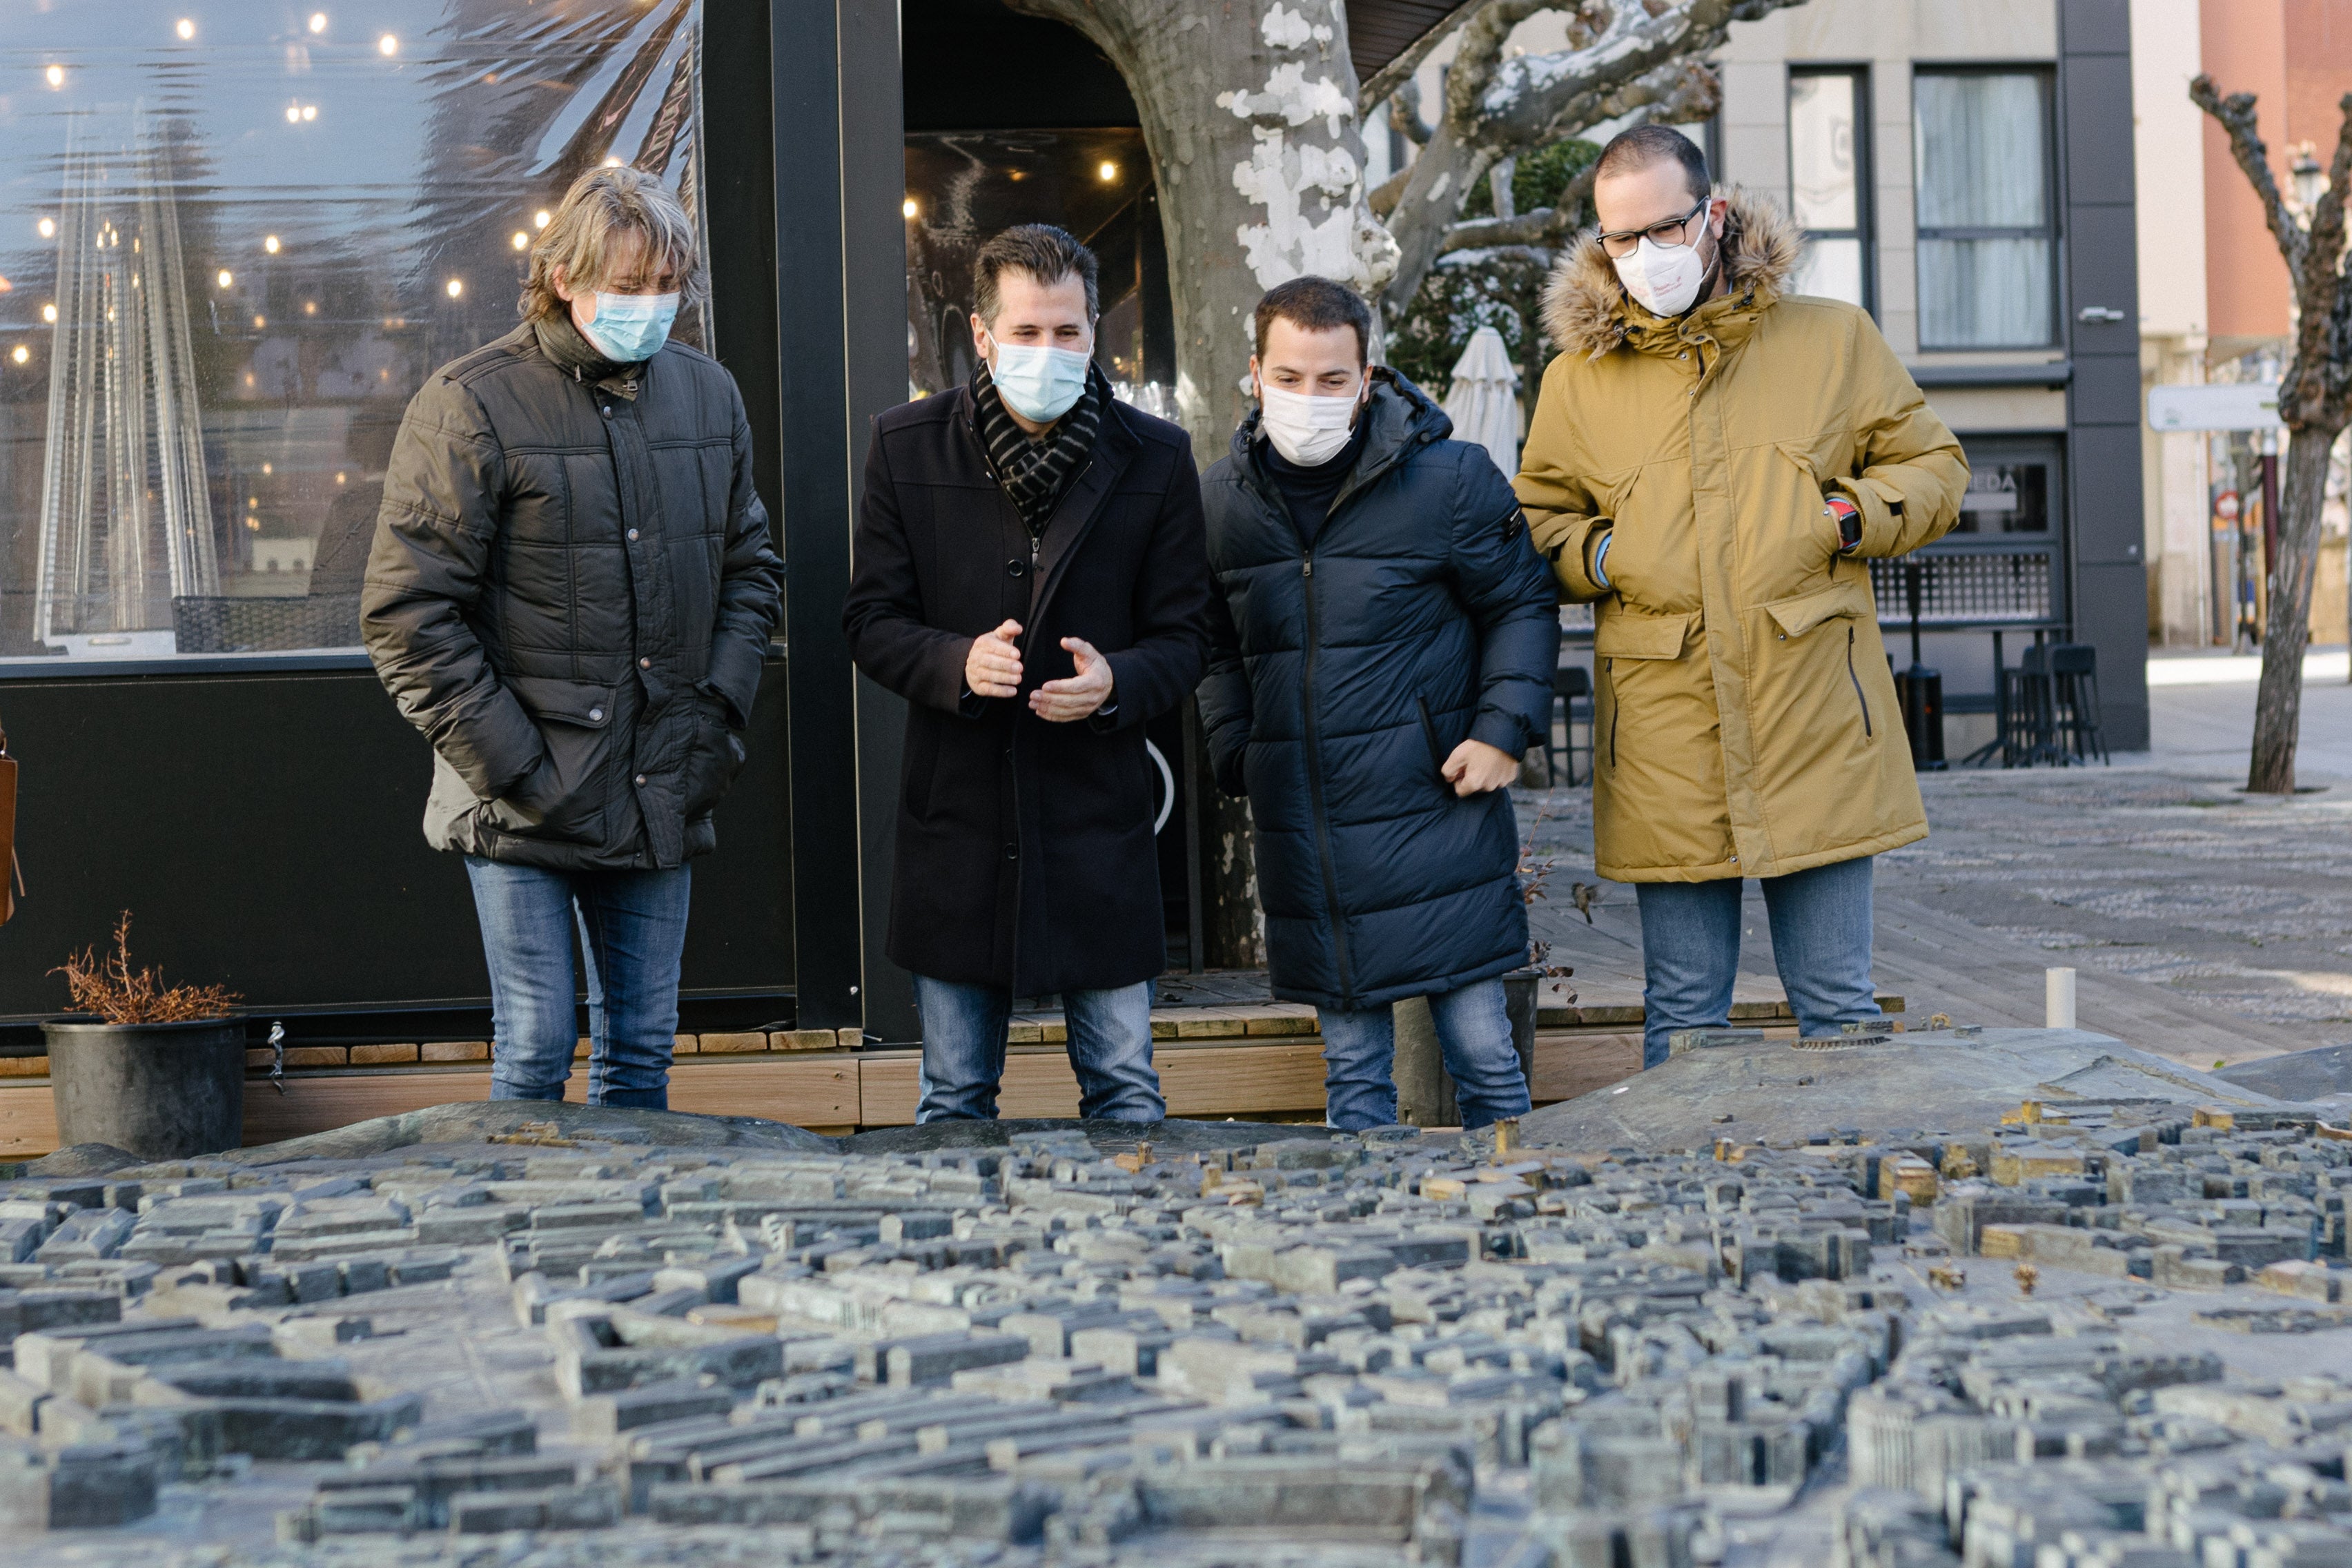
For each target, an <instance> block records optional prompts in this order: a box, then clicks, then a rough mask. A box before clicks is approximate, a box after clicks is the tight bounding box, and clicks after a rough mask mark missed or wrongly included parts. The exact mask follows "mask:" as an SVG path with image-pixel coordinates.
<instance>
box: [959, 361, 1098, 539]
mask: <svg viewBox="0 0 2352 1568" xmlns="http://www.w3.org/2000/svg"><path fill="white" fill-rule="evenodd" d="M971 397H972V403H973V405H974V406H976V407H977V408H978V410H979V413H980V442H981V445H982V446H983V447H987V448H988V463H989V467H991V468H994V469H995V470H996V482H997V483H998V484H1001V485H1003V487H1004V493H1005V494H1006V495H1008V496H1010V497H1012V498H1013V510H1016V511H1018V512H1020V514H1021V521H1023V522H1024V524H1026V525H1027V526H1028V529H1029V534H1030V537H1031V538H1033V539H1034V538H1036V537H1037V536H1038V535H1040V534H1043V533H1044V532H1045V521H1046V519H1048V518H1050V517H1052V516H1053V515H1054V507H1055V504H1056V503H1057V502H1059V501H1060V500H1061V499H1062V492H1063V491H1064V490H1066V489H1069V488H1070V481H1071V480H1072V479H1076V477H1077V475H1078V470H1079V469H1081V468H1085V467H1086V462H1087V455H1088V454H1089V453H1091V452H1092V451H1093V450H1094V449H1095V432H1096V431H1097V429H1098V428H1099V427H1100V426H1101V425H1102V414H1103V405H1104V404H1105V403H1107V402H1108V401H1109V396H1108V389H1107V388H1106V387H1105V386H1104V385H1103V379H1102V372H1101V371H1099V370H1097V369H1096V368H1095V367H1093V366H1091V365H1089V366H1087V390H1086V395H1084V396H1082V397H1080V398H1079V399H1078V401H1077V403H1076V405H1075V406H1074V407H1072V408H1071V410H1070V411H1069V412H1068V413H1067V414H1065V415H1063V416H1062V417H1061V420H1060V422H1059V423H1058V424H1056V425H1055V426H1054V427H1053V428H1052V429H1051V430H1048V431H1047V432H1046V433H1045V437H1044V438H1043V439H1042V440H1035V441H1033V440H1031V439H1030V438H1029V433H1028V432H1027V431H1025V430H1024V429H1022V428H1021V426H1018V425H1016V424H1014V423H1013V416H1012V415H1011V414H1009V413H1007V412H1006V411H1005V407H1004V399H1003V396H1002V395H1000V394H999V393H998V392H997V390H996V384H995V382H993V381H992V380H991V379H989V374H988V364H987V363H986V362H985V361H982V363H980V364H979V365H977V366H975V367H974V368H973V370H972V373H971Z"/></svg>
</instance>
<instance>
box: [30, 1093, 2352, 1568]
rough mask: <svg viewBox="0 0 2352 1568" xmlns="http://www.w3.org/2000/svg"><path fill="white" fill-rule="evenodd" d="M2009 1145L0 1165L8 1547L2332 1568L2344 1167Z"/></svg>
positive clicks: (1374, 1136) (1407, 1133)
mask: <svg viewBox="0 0 2352 1568" xmlns="http://www.w3.org/2000/svg"><path fill="white" fill-rule="evenodd" d="M1743 1048H1745V1047H1701V1048H1700V1049H1698V1050H1696V1051H1694V1052H1692V1053H1689V1054H1688V1055H1687V1056H1685V1058H1677V1061H1678V1062H1680V1061H1688V1060H1691V1059H1692V1058H1704V1057H1707V1056H1708V1055H1710V1054H1711V1053H1712V1054H1716V1055H1717V1056H1718V1057H1720V1058H1722V1059H1729V1058H1730V1057H1731V1056H1732V1055H1733V1054H1735V1053H1736V1052H1737V1051H1738V1050H1739V1049H1743ZM1784 1048H1785V1047H1784ZM1944 1048H1952V1047H1944ZM2069 1048H2073V1047H2069ZM2084 1048H2089V1047H2084ZM2100 1049H2102V1050H2105V1049H2106V1047H2100ZM1792 1054H1793V1053H1792ZM1663 1070H1664V1069H1662V1073H1661V1074H1654V1075H1652V1078H1654V1079H1657V1080H1658V1081H1660V1082H1664V1081H1666V1079H1664V1077H1663ZM1615 1098H1619V1099H1624V1098H1630V1094H1629V1095H1628V1096H1624V1097H1615ZM2006 1113H2007V1118H2008V1119H2007V1120H2004V1119H2003V1116H2002V1113H2001V1110H2000V1108H1995V1109H1994V1110H1993V1112H1992V1114H1990V1115H1988V1116H1986V1117H1984V1118H1982V1119H1980V1120H1978V1121H1973V1122H1955V1123H1953V1124H1951V1125H1948V1126H1947V1127H1945V1128H1944V1129H1942V1130H1939V1131H1896V1132H1880V1133H1878V1134H1875V1135H1872V1136H1864V1135H1862V1134H1860V1133H1857V1132H1854V1131H1839V1130H1838V1129H1837V1128H1836V1127H1835V1126H1816V1127H1814V1128H1813V1129H1811V1130H1810V1131H1806V1132H1804V1133H1802V1134H1797V1135H1791V1136H1789V1137H1785V1138H1780V1139H1759V1138H1758V1137H1755V1136H1753V1134H1752V1129H1748V1128H1740V1127H1739V1126H1738V1123H1736V1122H1735V1123H1732V1124H1728V1125H1729V1126H1730V1127H1732V1128H1736V1129H1738V1131H1737V1132H1736V1134H1734V1133H1729V1132H1727V1131H1726V1124H1717V1123H1714V1122H1712V1121H1710V1122H1707V1123H1706V1127H1707V1129H1708V1135H1707V1136H1706V1137H1703V1138H1701V1139H1699V1140H1696V1144H1697V1147H1696V1148H1692V1149H1688V1150H1685V1151H1684V1152H1671V1150H1670V1146H1668V1145H1665V1144H1663V1143H1657V1142H1653V1143H1651V1144H1649V1145H1647V1147H1646V1149H1645V1151H1644V1152H1635V1151H1634V1150H1633V1149H1631V1148H1620V1149H1615V1150H1612V1148H1611V1147H1610V1146H1609V1145H1607V1144H1597V1143H1592V1142H1585V1143H1581V1144H1573V1145H1570V1146H1566V1147H1528V1146H1524V1145H1521V1146H1517V1147H1514V1146H1509V1144H1508V1143H1506V1145H1505V1146H1503V1147H1500V1148H1498V1147H1497V1146H1496V1142H1494V1141H1493V1139H1492V1137H1491V1136H1490V1135H1486V1134H1475V1135H1454V1136H1434V1135H1433V1136H1424V1135H1423V1134H1421V1133H1418V1132H1416V1131H1413V1130H1412V1129H1410V1128H1397V1129H1381V1130H1378V1131H1373V1132H1370V1133H1364V1134H1353V1135H1349V1134H1335V1133H1332V1132H1330V1131H1328V1130H1323V1129H1306V1128H1290V1127H1268V1126H1250V1125H1246V1124H1242V1123H1217V1124H1210V1125H1208V1126H1207V1127H1206V1128H1205V1130H1204V1129H1203V1128H1202V1125H1201V1124H1193V1125H1192V1126H1186V1125H1184V1124H1179V1123H1170V1124H1166V1125H1164V1126H1162V1127H1158V1128H1150V1129H1138V1128H1133V1127H1121V1126H1118V1125H1116V1124H1088V1125H1080V1124H1077V1123H1043V1124H1034V1123H1033V1124H1014V1125H999V1126H996V1127H994V1128H986V1127H970V1128H964V1129H960V1130H955V1135H954V1136H953V1137H944V1136H943V1137H942V1138H940V1139H936V1140H929V1141H928V1142H932V1143H933V1145H934V1146H931V1147H925V1148H920V1149H904V1148H901V1149H898V1150H897V1151H896V1152H871V1151H870V1150H862V1151H857V1152H852V1151H851V1150H848V1149H844V1148H841V1147H838V1146H836V1145H835V1144H833V1143H832V1142H829V1141H828V1142H821V1143H818V1144H817V1145H816V1146H814V1147H802V1146H794V1147H782V1146H776V1145H773V1144H763V1143H760V1142H747V1141H746V1140H747V1138H750V1137H758V1136H764V1135H761V1134H757V1133H756V1132H753V1133H747V1132H746V1131H745V1129H744V1128H743V1127H742V1125H741V1124H740V1123H738V1124H731V1125H729V1124H722V1125H721V1126H720V1127H719V1129H717V1130H715V1131H705V1132H702V1133H699V1134H697V1133H695V1132H694V1131H693V1130H692V1129H690V1128H689V1129H688V1130H687V1131H688V1136H684V1137H680V1138H677V1140H676V1141H674V1142H665V1143H660V1144H655V1143H648V1142H635V1141H633V1140H634V1139H635V1138H641V1137H644V1136H646V1131H648V1129H649V1128H657V1129H659V1130H661V1131H663V1133H664V1135H665V1136H667V1134H668V1132H669V1131H670V1130H671V1129H672V1128H674V1127H676V1126H677V1124H679V1123H685V1122H690V1121H692V1119H689V1118H662V1119H661V1120H660V1121H656V1122H653V1123H643V1122H640V1123H634V1124H631V1126H630V1128H629V1129H628V1136H627V1138H626V1139H625V1140H624V1141H613V1139H614V1137H615V1136H616V1135H618V1134H620V1133H621V1132H622V1131H623V1129H622V1127H621V1125H620V1124H599V1125H590V1124H586V1123H583V1122H578V1121H573V1122H567V1123H558V1124H555V1125H552V1126H549V1125H544V1124H541V1125H539V1126H537V1127H535V1128H534V1127H532V1126H530V1125H528V1124H527V1122H526V1121H525V1120H521V1119H518V1120H516V1121H512V1122H511V1123H501V1124H499V1125H507V1126H510V1127H511V1128H512V1130H511V1131H500V1132H497V1133H495V1134H493V1135H492V1136H495V1137H496V1138H498V1139H499V1140H502V1141H499V1142H487V1141H483V1135H482V1134H479V1133H478V1134H477V1137H476V1138H475V1140H474V1141H471V1142H460V1141H457V1140H455V1139H454V1138H440V1137H435V1138H430V1139H427V1140H426V1141H422V1142H405V1143H391V1142H385V1141H384V1139H383V1130H381V1129H379V1130H378V1131H377V1132H376V1133H373V1134H371V1135H370V1137H369V1139H367V1140H365V1141H363V1142H366V1143H368V1144H369V1145H370V1147H369V1149H368V1152H364V1153H362V1154H357V1155H354V1154H351V1153H348V1152H345V1153H341V1154H337V1155H333V1156H321V1155H318V1154H310V1155H303V1154H300V1153H299V1152H297V1153H295V1154H294V1155H293V1156H292V1157H289V1152H288V1151H287V1150H286V1149H284V1148H282V1147H281V1148H278V1149H275V1150H267V1151H254V1152H251V1153H252V1156H253V1157H252V1158H247V1159H236V1160H231V1159H216V1160H200V1161H190V1162H182V1163H172V1164H167V1165H152V1166H145V1167H139V1168H135V1169H124V1170H121V1171H116V1172H110V1173H105V1174H104V1179H102V1180H100V1179H94V1178H92V1177H89V1176H74V1175H65V1174H53V1175H47V1176H31V1177H26V1178H24V1179H21V1180H18V1181H16V1182H12V1183H7V1184H0V1223H6V1224H13V1225H17V1226H23V1227H25V1228H26V1234H27V1235H28V1236H30V1237H33V1238H34V1240H35V1242H36V1246H35V1247H34V1248H33V1249H32V1250H31V1251H30V1252H29V1253H28V1254H27V1255H26V1258H25V1259H24V1260H22V1261H18V1262H15V1263H10V1264H6V1265H0V1319H5V1326H6V1327H7V1328H8V1329H9V1330H10V1331H11V1341H10V1343H11V1349H12V1353H13V1363H14V1364H13V1369H12V1370H10V1371H8V1372H6V1373H0V1521H5V1523H6V1524H7V1525H8V1526H10V1527H11V1528H12V1529H13V1530H14V1531H15V1532H16V1533H15V1534H14V1535H12V1537H11V1539H10V1543H9V1544H10V1550H9V1553H8V1561H9V1562H10V1563H11V1568H15V1564H16V1563H19V1562H22V1563H26V1564H28V1565H33V1564H37V1565H39V1568H47V1565H48V1564H51V1563H55V1564H58V1565H63V1564H66V1563H93V1562H98V1563H139V1564H141V1565H142V1568H151V1565H152V1568H232V1565H236V1568H242V1565H247V1564H254V1565H258V1564H265V1563H266V1564H270V1565H272V1568H278V1565H284V1568H294V1565H296V1564H304V1565H342V1564H349V1565H351V1568H362V1565H367V1568H388V1565H392V1564H415V1565H428V1564H429V1565H434V1568H441V1565H446V1568H494V1565H495V1568H505V1565H509V1564H530V1568H559V1565H562V1568H571V1565H572V1564H578V1565H579V1568H623V1565H628V1564H639V1563H645V1564H653V1563H660V1564H671V1563H675V1564H681V1565H683V1564H695V1565H697V1568H702V1565H706V1564H729V1565H731V1564H735V1563H745V1564H749V1563H759V1564H762V1565H769V1564H777V1563H839V1564H844V1565H856V1568H880V1565H881V1564H885V1563H890V1564H907V1565H910V1568H911V1565H913V1564H918V1563H919V1564H933V1563H938V1564H969V1565H971V1568H981V1565H982V1564H992V1565H1003V1568H1028V1565H1035V1568H1045V1565H1049V1564H1051V1565H1062V1564H1067V1565H1070V1568H1078V1565H1085V1568H1113V1565H1119V1568H1143V1565H1146V1564H1149V1565H1150V1568H1162V1565H1171V1568H1212V1565H1219V1568H1223V1565H1233V1568H1240V1565H1243V1564H1246V1565H1248V1568H1404V1565H1405V1564H1408V1563H1417V1564H1447V1565H1453V1568H1545V1565H1552V1568H1584V1565H1587V1564H1590V1565H1591V1568H1648V1565H1651V1564H1655V1565H1658V1568H1682V1565H1685V1564H1691V1565H1695V1564H1701V1563H1705V1564H1716V1563H1721V1564H1727V1565H1730V1568H1767V1565H1769V1564H1789V1565H1790V1568H1794V1565H1795V1564H1800V1563H1801V1564H1809V1565H1810V1564H1816V1563H1843V1564H1845V1565H1846V1568H1878V1565H1882V1564H1885V1565H1899V1568H1928V1565H1933V1564H1953V1565H1955V1568H1958V1565H1959V1564H1960V1563H1962V1562H1963V1559H1964V1554H1965V1561H1966V1563H1968V1564H1970V1565H1974V1564H1979V1563H2001V1564H2018V1565H2022V1568H2121V1565H2123V1564H2126V1563H2129V1564H2135V1565H2137V1568H2179V1565H2181V1564H2200V1565H2202V1564H2208V1563H2222V1562H2227V1563H2232V1564H2240V1565H2251V1564H2253V1563H2305V1562H2312V1563H2321V1562H2326V1563H2336V1562H2339V1561H2343V1560H2344V1559H2345V1557H2346V1555H2347V1553H2352V1530H2347V1521H2352V1491H2347V1489H2346V1484H2345V1480H2344V1454H2345V1442H2346V1437H2347V1432H2352V1326H2347V1323H2346V1320H2347V1318H2352V1309H2347V1307H2345V1306H2344V1305H2342V1304H2341V1303H2342V1301H2343V1300H2344V1297H2343V1293H2342V1291H2341V1290H2340V1289H2339V1286H2340V1284H2341V1279H2340V1276H2341V1275H2342V1274H2343V1272H2344V1269H2343V1265H2344V1254H2345V1240H2346V1209H2345V1199H2346V1196H2347V1194H2352V1142H2347V1141H2343V1140H2339V1139H2336V1138H2331V1137H2328V1136H2326V1131H2327V1130H2326V1128H2325V1127H2324V1126H2322V1125H2320V1124H2319V1123H2318V1122H2316V1121H2315V1118H2314V1117H2313V1115H2312V1114H2311V1113H2310V1112H2309V1111H2308V1110H2295V1109H2293V1108H2280V1107H2276V1106H2271V1105H2265V1104H2258V1103H2255V1102H2254V1100H2253V1099H2252V1098H2251V1097H2249V1096H2247V1095H2246V1094H2244V1093H2243V1092H2242V1091H2241V1092H2240V1093H2239V1094H2238V1095H2237V1098H2236V1099H2235V1100H2233V1101H2231V1102H2228V1103H2224V1102H2221V1101H2220V1100H2215V1101H2213V1102H2210V1103H2208V1104H2204V1105H2200V1106H2181V1105H2173V1104H2169V1103H2167V1102H2165V1101H2164V1100H2161V1099H2158V1098H2154V1097H2139V1098H2137V1099H2136V1100H2134V1101H2132V1102H2129V1103H2126V1102H2120V1101H2114V1100H2087V1099H2077V1100H2071V1101H2066V1102H2064V1103H2063V1107H2062V1106H2061V1104H2060V1103H2059V1102H2057V1101H2056V1100H2048V1101H2044V1102H2042V1103H2041V1104H2039V1105H2037V1106H2035V1107H2033V1108H2031V1109H2030V1110H2029V1108H2026V1107H2021V1106H2019V1105H2015V1104H2012V1105H2010V1106H2008V1107H2007V1108H2006ZM545 1115H546V1111H545V1110H544V1109H543V1108H534V1112H533V1113H532V1120H538V1119H541V1118H544V1117H545ZM411 1125H412V1127H413V1126H414V1124H411ZM444 1130H446V1126H445V1128H444ZM1534 1130H1535V1128H1534V1123H1533V1121H1532V1119H1531V1121H1530V1124H1529V1127H1528V1129H1523V1130H1522V1131H1534ZM698 1140H707V1141H698ZM727 1140H733V1141H732V1142H730V1141H727ZM1613 1141H1614V1140H1612V1142H1613ZM942 1143H943V1144H944V1145H945V1146H939V1145H940V1144H942ZM467 1216H483V1217H484V1218H485V1219H486V1220H487V1221H488V1223H485V1224H483V1225H481V1226H478V1228H476V1229H473V1230H470V1231H465V1232H463V1233H458V1232H455V1231H453V1232H451V1233H449V1235H448V1236H447V1237H446V1238H445V1239H437V1240H436V1239H429V1238H430V1237H433V1235H434V1232H433V1230H432V1227H433V1226H435V1225H436V1223H438V1222H441V1221H444V1220H457V1219H463V1218H465V1217H467ZM126 1220H127V1221H128V1222H129V1224H128V1226H127V1227H126V1226H125V1224H124V1222H125V1221H126ZM101 1236H103V1237H109V1238H111V1239H113V1240H114V1241H117V1242H119V1245H118V1246H116V1247H115V1249H114V1251H113V1252H112V1254H111V1255H105V1248H104V1247H103V1246H101V1245H100V1244H99V1243H98V1242H97V1241H94V1240H92V1239H91V1238H93V1237H101ZM58 1237H64V1238H66V1242H65V1243H64V1244H60V1245H59V1246H58V1249H57V1250H56V1251H55V1252H51V1251H50V1250H49V1247H50V1244H51V1243H52V1242H53V1241H55V1240H56V1238H58ZM82 1247H87V1248H88V1252H84V1251H79V1250H76V1249H77V1248H82ZM322 1249H323V1250H322ZM90 1253H95V1254H98V1255H96V1256H92V1255H89V1254H90ZM142 1255H143V1256H142ZM2029 1287H2030V1288H2031V1293H2030V1294H2029V1293H2028V1288H2029ZM2264 1553H2267V1555H2264Z"/></svg>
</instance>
